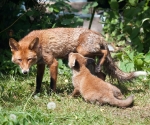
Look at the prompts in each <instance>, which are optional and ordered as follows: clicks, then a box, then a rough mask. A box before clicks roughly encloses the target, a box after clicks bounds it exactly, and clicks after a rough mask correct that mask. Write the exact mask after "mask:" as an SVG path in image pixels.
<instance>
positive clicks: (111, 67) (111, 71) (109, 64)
mask: <svg viewBox="0 0 150 125" xmlns="http://www.w3.org/2000/svg"><path fill="white" fill-rule="evenodd" d="M104 49H107V50H108V55H107V57H106V60H105V62H104V64H103V66H104V71H105V72H106V74H108V75H109V76H110V77H111V78H113V79H117V80H118V81H121V82H123V81H128V80H131V79H133V78H135V77H138V76H141V75H143V76H146V75H147V73H146V72H145V71H135V72H130V73H126V72H123V71H121V70H120V69H119V68H118V67H117V66H116V65H115V63H114V61H113V59H112V57H111V54H110V51H109V49H108V47H107V45H106V44H105V47H104Z"/></svg>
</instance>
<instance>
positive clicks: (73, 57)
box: [68, 53, 95, 70]
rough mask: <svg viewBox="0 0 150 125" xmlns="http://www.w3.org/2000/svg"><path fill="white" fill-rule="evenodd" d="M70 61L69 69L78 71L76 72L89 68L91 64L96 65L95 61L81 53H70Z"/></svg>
mask: <svg viewBox="0 0 150 125" xmlns="http://www.w3.org/2000/svg"><path fill="white" fill-rule="evenodd" d="M68 60H69V62H68V65H69V67H70V68H72V69H76V70H78V69H79V68H81V67H82V66H88V65H90V64H95V61H94V59H92V58H88V57H84V56H82V55H81V54H79V53H70V54H69V58H68Z"/></svg>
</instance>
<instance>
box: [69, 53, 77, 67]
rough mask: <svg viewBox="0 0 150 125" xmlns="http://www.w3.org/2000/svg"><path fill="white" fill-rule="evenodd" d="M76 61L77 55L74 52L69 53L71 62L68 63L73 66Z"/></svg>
mask: <svg viewBox="0 0 150 125" xmlns="http://www.w3.org/2000/svg"><path fill="white" fill-rule="evenodd" d="M75 63H76V56H74V55H73V54H72V53H71V54H70V55H69V62H68V65H69V67H70V68H73V67H74V66H75Z"/></svg>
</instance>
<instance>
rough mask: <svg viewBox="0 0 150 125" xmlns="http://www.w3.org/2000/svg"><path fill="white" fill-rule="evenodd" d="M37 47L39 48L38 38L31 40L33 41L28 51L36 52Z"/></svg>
mask: <svg viewBox="0 0 150 125" xmlns="http://www.w3.org/2000/svg"><path fill="white" fill-rule="evenodd" d="M38 46H39V38H38V37H36V38H35V39H33V41H32V42H31V43H30V45H29V49H30V50H36V49H38Z"/></svg>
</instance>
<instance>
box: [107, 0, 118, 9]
mask: <svg viewBox="0 0 150 125" xmlns="http://www.w3.org/2000/svg"><path fill="white" fill-rule="evenodd" d="M109 4H110V7H111V9H112V10H118V7H119V5H118V2H117V0H110V1H109Z"/></svg>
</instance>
